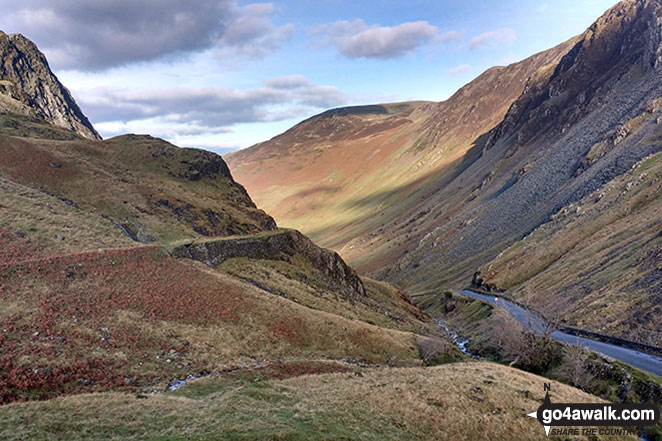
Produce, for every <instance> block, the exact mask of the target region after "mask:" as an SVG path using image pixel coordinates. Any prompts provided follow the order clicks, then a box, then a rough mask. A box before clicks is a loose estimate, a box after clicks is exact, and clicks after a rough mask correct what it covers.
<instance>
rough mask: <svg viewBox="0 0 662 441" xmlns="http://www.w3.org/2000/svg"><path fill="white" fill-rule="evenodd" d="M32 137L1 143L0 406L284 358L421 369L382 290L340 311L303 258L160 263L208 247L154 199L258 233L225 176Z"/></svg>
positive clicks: (176, 162) (409, 331) (130, 145)
mask: <svg viewBox="0 0 662 441" xmlns="http://www.w3.org/2000/svg"><path fill="white" fill-rule="evenodd" d="M24 123H25V124H27V122H24ZM22 127H23V126H21V125H19V126H18V128H19V129H21V128H22ZM29 127H36V128H39V129H40V130H42V131H40V132H34V131H26V132H25V133H15V134H16V135H23V136H16V137H15V136H5V135H0V148H1V149H2V152H3V153H5V154H4V155H2V156H0V186H1V188H2V192H0V211H1V212H2V220H1V221H0V298H1V299H2V301H1V302H0V329H2V330H3V332H2V333H0V340H1V341H2V347H3V351H2V353H1V354H0V365H1V367H2V369H0V371H1V373H0V402H3V403H6V402H11V401H15V400H25V399H35V398H37V399H43V398H47V397H51V396H54V395H58V394H72V393H80V392H86V391H99V390H108V389H137V390H144V389H151V388H154V387H164V385H165V384H166V383H167V382H168V381H169V380H171V379H172V378H175V377H182V376H187V375H190V374H195V373H198V372H201V371H205V370H209V369H217V368H224V367H232V366H238V365H255V364H258V363H262V362H266V361H274V360H279V359H289V358H292V357H297V358H303V359H307V358H330V359H340V358H350V359H359V360H363V361H365V362H368V363H389V364H394V365H411V364H413V365H418V364H421V363H422V361H421V359H420V357H419V348H418V345H417V342H418V341H419V339H420V338H421V337H420V336H419V334H420V333H423V334H428V333H431V332H433V331H434V329H433V328H432V327H431V326H430V324H429V323H428V322H427V318H426V317H425V316H424V315H423V314H421V312H420V311H419V310H418V309H417V308H415V307H414V306H412V305H411V304H410V303H408V301H407V297H406V296H405V295H403V293H401V292H400V291H398V290H396V289H394V288H393V287H390V286H389V285H387V284H382V283H378V282H371V281H368V282H366V284H367V286H368V296H367V297H366V298H365V299H362V301H360V302H356V303H351V302H349V301H347V300H345V299H344V298H343V297H342V296H338V295H337V294H336V291H335V289H336V288H335V286H334V285H333V284H332V283H331V284H330V283H329V279H328V277H327V278H325V277H322V276H321V274H319V272H318V271H317V270H316V269H315V268H313V267H312V266H311V265H310V262H307V260H306V259H305V258H303V257H302V256H295V258H293V259H292V260H291V261H289V262H287V263H286V262H281V261H269V260H244V261H243V262H242V259H237V260H236V261H229V262H226V264H225V267H226V268H220V269H218V270H216V269H211V268H208V267H206V266H204V265H202V264H198V263H196V262H193V261H189V260H183V259H175V258H173V257H171V256H169V255H168V254H167V250H168V249H169V246H170V243H169V242H168V240H169V239H171V238H174V239H177V240H190V239H182V238H191V237H197V238H198V239H204V238H203V237H202V236H201V235H200V234H197V233H195V231H193V230H192V228H191V223H190V222H187V221H186V219H184V220H182V219H178V217H177V216H176V215H175V214H173V213H172V212H169V211H167V210H166V211H165V212H164V211H163V210H160V209H159V207H158V206H156V207H155V205H154V202H155V199H156V198H157V197H159V198H161V197H164V198H168V199H169V200H171V201H178V200H180V201H186V203H187V204H190V205H191V206H194V207H196V209H202V208H205V207H209V209H211V210H215V211H216V212H222V213H223V214H224V215H225V217H223V218H222V220H221V224H219V225H220V227H222V226H223V223H222V222H226V224H225V225H233V226H240V227H243V228H245V229H246V230H249V231H250V230H251V229H254V230H257V231H261V229H262V228H263V225H262V224H261V223H262V222H263V221H264V219H265V218H266V216H265V215H264V214H262V213H261V212H259V211H258V210H256V209H255V208H253V207H252V203H251V201H250V199H248V197H247V196H246V195H245V194H244V193H243V190H242V189H241V187H240V186H238V185H236V184H234V183H233V182H232V181H231V179H230V178H227V177H225V176H220V175H214V176H213V177H202V178H201V179H199V180H195V181H192V180H190V179H188V178H186V177H182V176H181V175H186V174H187V173H190V170H189V165H190V163H191V162H193V161H194V160H196V158H198V157H197V155H198V154H197V153H196V152H194V151H190V150H186V149H177V148H175V147H173V146H170V145H167V144H166V143H164V142H162V141H159V140H155V139H153V138H149V137H133V136H127V137H120V138H115V139H113V140H110V141H105V142H90V141H82V140H79V139H77V138H75V137H74V138H72V139H71V140H70V141H66V142H57V141H52V140H50V141H49V140H45V139H39V138H33V137H25V136H26V135H30V136H36V135H35V134H37V135H39V136H49V135H48V133H50V132H48V131H47V130H46V129H47V126H46V125H44V124H41V125H40V124H38V123H36V122H30V126H29ZM44 130H46V131H44ZM53 130H56V131H58V130H59V129H53ZM58 133H59V131H58ZM63 137H64V134H63ZM198 159H199V158H198ZM203 159H204V158H203ZM181 161H187V162H188V164H184V163H182V162H181ZM51 163H59V164H61V165H60V166H59V167H53V166H52V165H51ZM107 189H112V191H107ZM152 193H158V194H159V195H158V196H153V195H152ZM72 201H73V202H72ZM125 201H126V202H127V203H126V204H125V203H124V202H125ZM182 203H183V202H182ZM168 210H169V209H168ZM100 213H101V214H102V215H103V216H102V215H100ZM132 213H137V214H132ZM122 216H125V217H129V218H130V220H129V221H128V222H127V224H126V225H128V227H133V226H136V225H138V224H140V225H141V226H142V228H144V230H145V232H146V233H148V234H154V235H155V236H157V238H158V239H159V241H160V243H158V242H157V243H156V244H154V245H150V246H142V245H138V244H137V243H136V242H134V241H131V240H130V239H129V238H128V237H126V235H125V234H123V233H122V232H121V230H120V229H119V228H117V227H116V226H114V225H113V224H112V223H111V222H110V221H109V219H108V218H111V219H117V220H118V221H121V220H122V219H123V218H122ZM132 219H139V220H138V221H136V220H132ZM199 220H200V219H199ZM228 222H229V223H228ZM196 225H197V226H204V227H206V228H210V229H212V228H214V225H213V223H211V222H202V221H201V223H198V224H196ZM217 226H218V225H217ZM259 234H270V232H262V233H258V235H259ZM58 235H61V236H63V237H64V238H63V239H60V238H58V237H57V236H58ZM231 273H232V274H231ZM257 281H260V282H263V285H260V286H263V287H264V288H266V290H265V289H262V288H259V287H257V286H255V285H256V282H257ZM368 322H370V323H368ZM438 344H439V345H441V346H443V347H445V348H446V349H447V355H448V357H447V358H451V359H452V358H458V357H459V352H458V351H457V350H456V349H455V348H454V347H453V346H452V344H451V343H450V342H447V341H446V342H444V341H443V340H438Z"/></svg>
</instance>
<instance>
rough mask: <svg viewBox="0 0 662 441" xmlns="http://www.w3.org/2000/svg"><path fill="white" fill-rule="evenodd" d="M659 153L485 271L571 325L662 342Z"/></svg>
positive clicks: (560, 215) (661, 161) (517, 245)
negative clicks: (661, 323) (661, 324)
mask: <svg viewBox="0 0 662 441" xmlns="http://www.w3.org/2000/svg"><path fill="white" fill-rule="evenodd" d="M661 179H662V154H659V153H658V154H656V155H654V156H652V157H650V158H648V159H646V160H644V161H642V162H641V163H640V164H639V165H638V166H637V167H636V168H634V169H632V170H631V171H630V172H628V173H626V174H625V175H623V176H621V177H620V178H618V179H615V180H613V181H612V182H610V183H608V184H607V185H605V186H604V187H602V188H600V189H598V190H596V191H595V192H594V193H593V194H591V195H589V196H587V197H586V198H584V199H583V200H582V201H580V202H578V203H577V204H573V205H572V206H569V207H565V208H563V209H562V210H561V211H560V212H559V213H557V214H556V215H555V216H553V217H552V219H551V220H550V221H549V222H548V223H546V224H544V225H542V226H540V227H539V228H538V229H537V230H536V231H534V232H533V233H532V234H530V235H529V236H527V237H526V238H525V239H523V240H522V241H519V242H517V243H515V244H514V245H512V246H511V247H510V248H508V249H507V250H506V251H504V252H503V253H502V254H501V255H500V256H499V257H498V258H496V259H495V260H494V261H493V262H491V263H490V264H488V265H485V266H484V267H482V268H481V275H482V276H483V277H484V278H485V281H486V282H487V283H492V284H495V285H496V286H497V287H498V288H501V289H505V290H508V291H507V293H508V294H509V295H510V296H512V297H513V298H515V299H517V300H519V301H523V302H526V303H527V304H529V305H532V306H533V307H534V308H536V309H538V310H539V311H544V314H545V315H546V316H547V317H548V318H550V319H552V320H558V321H561V322H562V323H564V324H566V325H568V326H574V327H579V328H586V329H590V330H595V331H598V332H603V333H608V334H612V335H618V336H622V337H625V338H629V339H632V340H637V341H642V342H644V343H649V344H653V345H660V342H661V341H662V333H661V332H662V330H661V329H660V327H659V326H658V324H659V323H660V321H662V297H661V296H662V281H661V279H660V273H661V271H662V267H660V261H661V260H660V255H661V253H662V236H661V235H660V232H661V231H662V230H661V226H660V217H659V213H661V212H662V187H661V184H660V180H661Z"/></svg>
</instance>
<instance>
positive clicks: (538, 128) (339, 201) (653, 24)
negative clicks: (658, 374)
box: [228, 0, 662, 345]
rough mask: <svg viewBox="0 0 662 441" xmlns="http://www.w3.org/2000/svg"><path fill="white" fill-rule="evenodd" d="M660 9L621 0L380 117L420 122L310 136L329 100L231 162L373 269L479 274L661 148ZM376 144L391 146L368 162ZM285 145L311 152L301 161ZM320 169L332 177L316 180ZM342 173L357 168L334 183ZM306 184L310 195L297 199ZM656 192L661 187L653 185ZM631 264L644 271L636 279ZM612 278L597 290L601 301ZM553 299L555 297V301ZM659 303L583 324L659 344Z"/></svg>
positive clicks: (298, 219)
mask: <svg viewBox="0 0 662 441" xmlns="http://www.w3.org/2000/svg"><path fill="white" fill-rule="evenodd" d="M660 9H661V7H660V5H659V2H656V1H644V0H626V1H623V2H621V3H619V4H617V5H616V6H614V7H613V8H612V9H610V10H609V11H607V12H606V13H605V14H604V15H603V16H602V17H601V18H600V19H598V20H597V21H596V22H595V23H594V24H593V25H592V26H591V27H589V29H587V30H586V32H584V33H583V34H582V35H580V36H578V37H576V38H574V39H571V40H569V41H567V42H566V43H564V44H561V45H559V46H557V47H555V48H553V49H551V50H549V51H546V52H542V53H540V54H537V55H534V56H532V57H530V58H528V59H526V60H524V61H522V62H520V63H516V64H514V65H510V66H507V67H504V68H496V69H490V70H488V71H486V72H485V73H484V74H483V75H481V76H479V77H478V78H477V79H475V80H474V81H472V82H471V83H469V84H468V85H467V86H465V87H464V88H462V89H460V90H459V91H458V92H457V93H456V94H455V95H454V96H453V97H451V98H450V99H449V100H447V101H445V102H442V103H438V104H429V103H428V104H419V105H417V106H416V107H415V109H414V110H407V111H406V113H403V114H399V115H389V116H384V115H383V114H382V115H381V116H378V117H374V118H380V119H385V118H386V119H387V120H389V121H394V118H396V116H397V118H399V119H400V120H402V119H403V118H406V119H407V120H409V121H404V122H401V123H400V124H399V126H398V127H399V128H397V129H390V131H389V130H386V131H380V132H378V133H376V134H366V135H364V136H362V137H360V138H356V136H355V135H354V134H355V132H356V131H355V130H340V129H338V130H337V131H336V132H334V134H333V138H331V137H329V136H328V135H325V132H324V131H320V132H319V135H318V136H316V137H312V136H311V137H310V138H312V139H310V140H309V141H308V142H304V141H303V139H304V138H303V136H302V135H301V134H299V133H300V132H302V130H303V129H304V128H306V133H308V132H310V133H316V132H315V131H314V129H315V128H316V127H318V128H322V127H324V124H325V123H324V121H325V120H326V119H328V114H327V115H326V116H325V114H322V115H320V116H318V117H314V118H312V119H310V120H308V121H306V122H304V123H302V124H300V125H299V126H296V127H294V128H293V129H291V130H290V131H288V132H286V133H284V134H283V135H281V136H279V137H276V138H274V139H273V140H270V141H268V142H266V143H263V144H259V145H257V146H254V147H252V148H250V149H248V150H246V151H241V152H238V153H236V154H232V155H229V156H228V163H229V164H230V167H231V169H232V170H233V173H234V174H235V175H236V176H237V177H238V179H239V180H240V181H242V182H244V183H245V185H246V186H247V189H248V191H249V193H251V194H261V195H263V196H262V200H260V199H257V201H258V205H259V206H273V207H282V208H280V210H281V211H278V209H277V210H276V211H275V212H274V214H275V218H276V220H277V221H279V222H280V223H281V224H282V225H284V226H288V225H295V226H298V227H300V228H301V229H302V230H303V231H304V232H306V233H308V234H310V235H311V237H313V239H315V240H317V241H319V243H321V244H324V245H325V246H329V247H331V248H333V249H336V250H338V251H339V253H340V254H341V255H342V256H343V257H345V258H346V259H348V261H349V262H350V263H351V264H353V265H355V266H356V267H357V269H358V270H359V271H360V272H361V273H362V274H369V275H370V276H372V277H376V278H378V279H382V280H388V281H390V282H394V283H396V284H398V285H399V286H401V287H405V288H407V289H409V290H412V291H426V290H430V289H439V288H441V287H463V286H468V285H469V284H470V283H471V281H472V278H473V275H474V273H475V272H476V271H477V270H478V269H479V268H481V267H482V266H483V265H486V264H488V263H489V262H490V261H491V260H492V259H494V258H495V257H496V256H497V255H499V253H501V252H502V251H504V250H505V249H506V248H508V247H509V246H511V245H512V244H514V243H515V242H517V241H519V240H520V239H522V238H524V237H525V236H527V235H529V234H530V233H531V232H533V231H534V230H535V229H536V228H537V227H539V226H540V225H541V224H544V223H546V222H548V221H549V220H550V219H551V217H552V216H553V215H554V214H555V213H558V212H559V211H560V210H562V209H564V207H566V208H567V209H568V210H570V209H571V208H572V207H574V206H575V205H572V204H577V203H578V202H579V201H581V200H582V199H583V198H585V197H587V196H588V195H590V194H592V193H593V192H595V191H596V190H598V189H599V188H601V187H603V186H605V185H607V184H608V183H609V182H611V181H612V180H614V179H617V178H618V177H619V176H621V175H623V174H624V173H626V172H628V171H629V170H630V168H631V167H632V166H633V165H635V164H636V163H637V162H638V161H640V160H642V159H644V158H646V157H647V156H649V155H651V154H653V153H655V152H659V151H660V150H662V144H660V143H659V142H658V137H659V133H660V130H661V129H660V125H659V121H660V120H661V113H660V111H661V110H662V109H661V108H660V106H659V97H660V96H662V81H661V80H660V75H659V70H660V68H662V64H661V63H660V59H659V53H660V52H661V51H662V46H661V44H660V41H662V38H661V35H662V29H661V27H660V24H659V23H660V19H659V17H660V16H661V15H662V12H661V11H660ZM377 107H379V106H373V107H371V108H377ZM387 107H388V106H387ZM336 113H337V114H338V115H342V114H343V112H342V111H338V112H336ZM486 115H491V116H492V117H491V118H489V117H486ZM338 118H339V116H338ZM393 124H394V123H393ZM336 126H337V127H342V125H341V124H336ZM343 134H345V135H346V136H343ZM350 134H352V135H351V136H350ZM396 134H397V135H396ZM396 140H397V142H396ZM397 143H399V145H398V146H397V147H396V146H395V144H397ZM288 146H289V147H288ZM286 147H287V148H286ZM288 149H289V150H288ZM288 151H289V152H290V153H288ZM327 152H328V153H327ZM341 152H342V153H341ZM355 152H361V153H360V154H358V155H357V156H355ZM373 154H374V155H375V158H378V157H379V158H380V159H379V160H371V161H368V160H367V159H364V160H361V158H363V157H366V158H369V157H370V155H373ZM380 155H384V156H380ZM284 157H292V158H305V161H298V166H294V165H292V164H291V163H290V162H288V160H287V159H283V158H284ZM350 157H351V158H352V161H347V159H346V158H350ZM354 158H357V159H356V160H354ZM304 164H305V165H304ZM345 168H348V170H349V171H348V172H347V173H345V171H344V169H345ZM318 169H319V170H318ZM355 169H359V170H360V172H359V173H357V172H354V170H355ZM308 170H316V171H315V174H316V175H319V176H323V177H324V178H323V179H322V180H317V181H312V180H310V179H309V178H308V177H306V175H305V173H307V171H308ZM341 178H342V179H345V178H346V179H347V181H346V182H345V183H344V184H342V185H336V183H335V182H336V180H337V179H338V180H340V179H341ZM288 182H289V183H293V184H288ZM297 193H298V194H299V195H301V196H305V197H306V198H305V200H304V199H303V197H301V198H299V200H298V202H297V198H296V197H294V196H293V195H294V194H297ZM310 195H313V197H309V196H310ZM658 196H659V192H658V193H655V192H651V196H650V197H651V198H653V199H655V198H657V197H658ZM306 204H310V205H306ZM288 207H295V208H296V209H294V208H291V209H290V208H288ZM306 207H307V208H306ZM283 210H285V211H283ZM297 210H298V211H297ZM306 213H308V214H306ZM310 213H313V214H310ZM647 216H650V214H648V215H647ZM634 225H636V227H637V228H642V230H637V231H635V234H639V233H643V231H644V230H645V229H646V228H648V226H647V225H650V223H646V222H643V221H641V222H640V221H636V220H635V221H634V223H633V224H629V223H623V224H621V225H620V227H619V228H624V229H627V228H630V227H632V226H634ZM623 231H625V230H623ZM646 234H647V233H646ZM560 237H562V236H559V238H560ZM605 239H606V236H605ZM648 245H650V244H648V243H647V246H648ZM598 246H601V247H602V249H606V248H607V247H608V246H609V244H607V243H602V244H600V245H598ZM543 250H544V248H543V249H538V252H539V253H543V254H544V253H545V251H543ZM628 258H629V255H628V252H627V251H626V250H623V249H621V248H616V247H615V248H613V253H612V254H611V255H610V259H611V261H612V262H619V261H620V263H616V265H621V266H623V265H627V261H628ZM616 267H618V266H616ZM616 267H613V268H616ZM580 268H581V267H580V266H579V265H577V266H574V267H570V266H566V267H564V268H563V269H564V271H563V272H561V274H559V275H558V276H557V277H560V278H562V279H564V280H577V279H583V280H585V281H586V283H592V284H594V285H596V286H598V285H599V281H598V280H597V279H599V275H597V274H596V272H593V273H591V274H590V275H587V276H585V277H582V276H581V275H580V273H582V271H583V270H581V269H580ZM566 271H567V272H566ZM605 271H606V270H605ZM483 272H484V271H483ZM605 274H606V272H605ZM631 276H632V277H633V278H632V280H631V282H632V283H635V282H636V281H637V280H638V279H637V277H636V276H634V273H631ZM490 277H491V278H493V279H495V280H496V279H498V278H499V277H501V276H499V275H495V274H492V275H491V276H490ZM504 277H507V276H504ZM510 277H513V276H510ZM517 277H521V274H519V275H518V276H517ZM594 277H595V278H596V279H595V280H594V279H593V278H594ZM612 278H613V277H612ZM609 280H612V279H611V278H610V279H609ZM641 283H644V282H641ZM644 284H645V283H644ZM497 285H498V283H497ZM511 285H512V283H511V282H507V283H505V284H503V286H504V287H510V286H511ZM618 286H620V287H622V286H625V285H618ZM557 287H558V286H557ZM616 289H618V288H616V285H614V287H613V288H612V289H611V290H609V289H606V290H603V289H597V288H596V289H595V296H596V297H595V299H594V301H595V302H596V303H595V304H596V305H597V304H598V303H599V302H600V301H602V302H604V301H605V299H606V298H607V297H609V296H610V295H611V293H613V292H614V291H615V290H616ZM626 291H627V295H625V294H624V297H627V300H626V301H625V306H626V307H627V308H630V309H629V311H631V312H629V313H628V314H626V315H627V317H632V316H634V315H637V314H639V313H640V312H641V309H639V308H642V307H645V305H648V304H658V305H659V298H658V297H655V295H652V296H651V295H650V294H649V293H647V292H645V289H635V288H632V289H630V290H626ZM545 292H547V293H550V292H552V288H549V289H547V290H546V291H545ZM555 292H556V293H557V295H564V296H565V297H566V299H565V300H563V303H569V306H567V307H564V308H559V311H558V313H559V314H562V313H563V312H570V311H573V313H574V314H580V312H581V311H582V310H583V307H584V306H585V305H586V304H585V303H582V302H583V300H582V299H581V298H580V297H579V296H580V294H579V292H584V291H582V290H579V291H576V294H575V295H569V294H568V293H565V294H561V293H559V292H558V291H555ZM541 296H542V294H541ZM518 299H520V300H522V301H529V300H531V301H532V305H533V306H537V307H541V308H545V305H546V303H545V302H537V303H536V302H533V300H532V299H533V298H532V295H529V296H525V295H521V294H518ZM598 299H601V300H598ZM557 301H561V300H559V299H558V298H557V296H556V295H555V296H553V297H551V298H550V299H549V300H547V302H557ZM591 301H593V300H591ZM607 303H609V305H608V306H607V308H606V311H605V314H606V315H605V314H603V315H602V316H600V317H602V318H604V317H607V316H609V314H613V313H609V312H608V311H616V310H617V309H618V306H616V303H618V302H612V301H607ZM621 306H623V303H621ZM656 311H657V310H655V311H653V312H651V315H647V316H646V318H642V319H638V320H636V321H631V322H629V323H628V325H627V326H628V327H629V328H628V329H625V327H624V326H625V325H613V326H607V323H606V322H604V321H602V320H597V321H592V320H585V321H584V322H583V323H582V325H583V326H589V325H590V326H591V327H592V328H593V329H598V330H602V331H609V332H613V333H615V334H616V335H620V336H628V337H630V338H635V339H639V340H646V341H648V342H655V344H658V345H659V344H660V343H661V342H660V340H659V336H649V335H648V331H647V330H648V329H649V328H650V326H654V325H653V324H654V323H656V321H657V318H658V315H657V314H658V312H656ZM592 317H593V318H597V317H598V316H592ZM627 317H624V318H623V319H622V321H621V322H622V323H625V322H626V321H627V320H628V318H627ZM589 321H590V323H589ZM576 323H579V322H576Z"/></svg>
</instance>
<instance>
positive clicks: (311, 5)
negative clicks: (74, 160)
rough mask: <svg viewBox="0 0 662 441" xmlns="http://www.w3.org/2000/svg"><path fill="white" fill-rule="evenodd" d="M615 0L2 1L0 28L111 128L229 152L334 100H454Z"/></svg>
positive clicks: (99, 124)
mask: <svg viewBox="0 0 662 441" xmlns="http://www.w3.org/2000/svg"><path fill="white" fill-rule="evenodd" d="M615 3H616V2H615V1H613V0H553V1H552V0H549V1H546V0H504V1H501V2H494V1H489V0H407V1H396V0H380V1H372V0H283V1H274V2H268V3H266V2H265V3H262V2H260V3H256V2H247V1H239V0H187V1H181V0H22V1H21V2H20V3H18V2H16V1H15V0H0V7H2V10H3V14H2V15H1V16H0V30H3V31H4V32H6V33H21V34H23V35H25V36H26V37H28V38H30V39H31V40H32V41H34V42H35V43H36V44H37V46H38V47H39V48H40V49H41V50H42V51H43V52H44V53H45V54H46V57H47V58H48V60H49V63H50V66H51V69H52V70H53V71H54V72H55V74H56V75H57V76H58V78H59V79H60V80H61V81H62V83H64V85H65V86H66V87H67V88H68V89H69V90H70V91H71V92H72V93H73V95H74V97H75V99H76V101H77V102H78V104H79V105H80V106H81V108H82V109H83V112H84V113H85V114H86V115H87V116H88V117H89V119H90V121H91V122H92V124H94V126H95V128H96V129H97V130H98V131H99V132H100V134H101V135H102V136H103V137H104V138H109V137H112V136H116V135H119V134H124V133H139V134H151V135H153V136H158V137H161V138H164V139H166V140H168V141H170V142H172V143H174V144H176V145H179V146H182V147H199V148H204V149H207V150H212V151H215V152H218V153H226V152H228V151H232V150H236V149H239V148H245V147H249V146H251V145H253V144H255V143H258V142H261V141H265V140H267V139H270V138H271V137H273V136H275V135H277V134H279V133H282V132H284V131H285V130H287V129H288V128H289V127H291V126H293V125H295V124H296V123H298V122H300V121H302V120H304V119H306V118H309V117H310V116H313V115H315V114H317V113H320V112H322V111H324V110H327V109H329V108H334V107H341V106H347V105H360V104H371V103H380V102H395V101H409V100H430V101H441V100H444V99H447V98H448V97H449V96H451V95H452V94H453V93H454V92H455V91H456V90H457V89H458V88H459V87H461V86H462V85H464V84H466V83H468V82H469V81H471V80H472V79H473V78H475V77H476V76H478V75H479V74H480V73H481V72H483V71H484V70H486V69H488V68H489V67H492V66H495V65H507V64H510V63H513V62H516V61H519V60H522V59H524V58H526V57H528V56H530V55H532V54H534V53H536V52H539V51H542V50H545V49H548V48H550V47H553V46H555V45H556V44H559V43H561V42H563V41H565V40H567V39H568V38H571V37H572V36H574V35H577V34H579V33H581V32H583V31H584V30H585V29H586V28H587V27H588V26H590V25H591V23H592V22H593V21H595V20H596V19H597V18H598V17H599V16H600V15H602V13H604V12H605V11H606V10H607V9H608V8H610V7H611V6H613V5H614V4H615ZM8 11H9V12H8Z"/></svg>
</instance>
